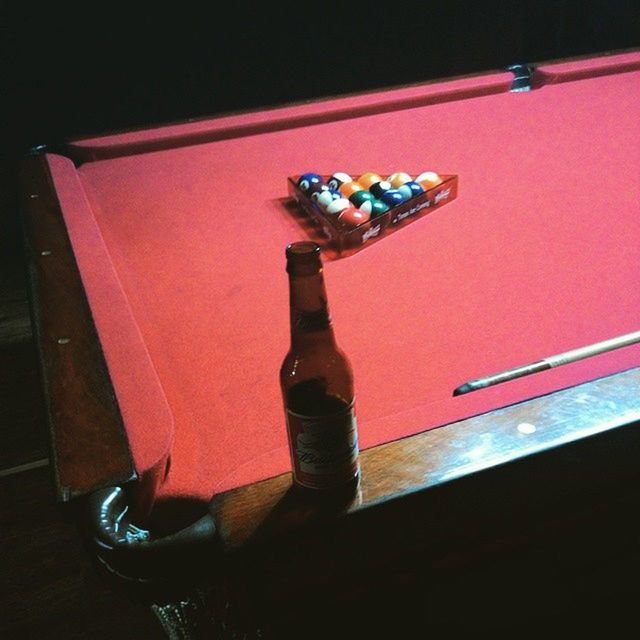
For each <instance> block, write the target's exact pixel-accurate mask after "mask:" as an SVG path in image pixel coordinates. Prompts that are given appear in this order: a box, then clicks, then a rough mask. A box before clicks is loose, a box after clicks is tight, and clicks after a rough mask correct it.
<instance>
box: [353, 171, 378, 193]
mask: <svg viewBox="0 0 640 640" xmlns="http://www.w3.org/2000/svg"><path fill="white" fill-rule="evenodd" d="M381 180H382V176H379V175H378V174H377V173H373V172H372V171H367V173H363V174H362V175H361V176H360V177H359V178H358V182H359V183H360V184H361V185H362V188H363V189H370V188H371V185H372V184H375V183H376V182H380V181H381Z"/></svg>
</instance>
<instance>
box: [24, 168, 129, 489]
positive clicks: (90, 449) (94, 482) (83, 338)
mask: <svg viewBox="0 0 640 640" xmlns="http://www.w3.org/2000/svg"><path fill="white" fill-rule="evenodd" d="M21 178H22V187H23V199H24V201H23V206H24V216H25V223H26V224H25V226H26V236H27V245H28V256H27V257H28V260H29V265H30V272H31V279H32V288H31V290H32V308H33V317H34V319H35V322H34V326H35V329H36V336H37V342H38V346H39V351H40V361H41V363H42V372H43V378H44V384H45V388H46V398H47V401H48V405H47V413H48V419H49V424H50V429H51V438H52V442H53V451H54V465H55V473H56V479H57V486H58V496H59V498H60V499H62V500H68V499H71V498H73V497H76V496H80V495H84V494H86V493H88V492H90V491H92V490H94V489H96V488H99V487H103V486H109V485H112V484H120V483H124V482H127V481H129V480H131V479H132V478H134V477H135V470H134V468H133V463H132V460H131V455H130V451H129V446H128V441H127V438H126V434H125V431H124V427H123V425H122V421H121V417H120V413H119V409H118V405H117V401H116V399H115V395H114V392H113V389H112V386H111V382H110V380H109V376H108V373H107V368H106V364H105V361H104V356H103V354H102V350H101V348H100V344H99V342H98V339H97V335H96V331H95V327H94V325H93V321H92V318H91V312H90V310H89V306H88V303H87V300H86V297H85V295H84V291H83V288H82V284H81V281H80V276H79V273H78V269H77V266H76V264H75V259H74V257H73V253H72V251H71V247H70V243H69V239H68V236H67V233H66V229H65V227H64V223H63V221H62V219H61V212H60V208H59V204H58V202H57V198H56V197H55V194H54V192H53V189H52V186H51V184H50V176H49V174H48V169H47V166H46V162H45V160H44V158H43V157H40V156H33V157H30V158H28V160H27V161H26V162H25V164H24V167H23V170H22V174H21Z"/></svg>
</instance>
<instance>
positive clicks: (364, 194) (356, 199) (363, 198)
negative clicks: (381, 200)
mask: <svg viewBox="0 0 640 640" xmlns="http://www.w3.org/2000/svg"><path fill="white" fill-rule="evenodd" d="M349 200H351V204H352V205H353V206H354V207H356V208H359V207H360V206H361V205H362V204H363V203H364V202H369V201H371V200H375V196H374V195H373V193H371V191H367V190H366V189H363V190H362V191H356V192H355V193H352V194H351V195H350V196H349Z"/></svg>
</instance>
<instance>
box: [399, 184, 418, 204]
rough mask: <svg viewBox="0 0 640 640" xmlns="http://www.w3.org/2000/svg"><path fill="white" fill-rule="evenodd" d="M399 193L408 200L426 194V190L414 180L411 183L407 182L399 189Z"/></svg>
mask: <svg viewBox="0 0 640 640" xmlns="http://www.w3.org/2000/svg"><path fill="white" fill-rule="evenodd" d="M398 191H399V192H400V193H401V194H402V195H403V196H405V198H406V199H407V200H408V199H409V198H413V196H417V195H418V194H420V193H424V189H423V188H422V185H421V184H420V183H418V182H415V181H414V180H411V181H410V182H405V183H404V184H403V185H402V186H401V187H398Z"/></svg>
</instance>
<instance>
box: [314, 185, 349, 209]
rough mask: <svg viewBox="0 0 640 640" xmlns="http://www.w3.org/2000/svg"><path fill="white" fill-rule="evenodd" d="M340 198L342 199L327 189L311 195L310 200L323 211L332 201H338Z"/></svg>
mask: <svg viewBox="0 0 640 640" xmlns="http://www.w3.org/2000/svg"><path fill="white" fill-rule="evenodd" d="M340 198H342V195H341V194H340V193H339V192H338V191H333V189H330V188H329V187H327V188H326V189H323V190H321V191H316V192H314V193H312V194H311V199H312V200H313V201H314V202H317V203H318V204H319V205H320V206H321V207H322V208H323V209H326V208H327V207H328V206H329V204H331V203H332V202H333V201H334V200H339V199H340Z"/></svg>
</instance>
